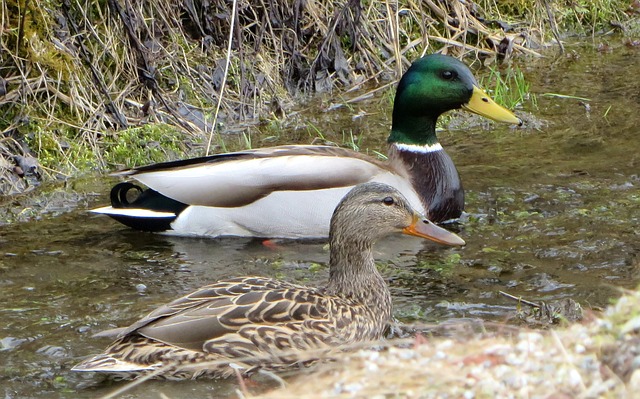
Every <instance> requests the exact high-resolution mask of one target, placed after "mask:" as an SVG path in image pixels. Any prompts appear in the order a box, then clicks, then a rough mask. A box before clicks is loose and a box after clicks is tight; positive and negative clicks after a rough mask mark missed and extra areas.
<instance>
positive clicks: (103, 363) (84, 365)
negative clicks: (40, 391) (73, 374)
mask: <svg viewBox="0 0 640 399" xmlns="http://www.w3.org/2000/svg"><path fill="white" fill-rule="evenodd" d="M155 369H156V365H145V364H138V363H134V362H129V361H126V360H123V359H119V358H116V357H114V356H112V355H110V354H106V353H102V354H99V355H95V356H92V357H90V358H88V359H86V360H83V361H82V362H80V363H78V364H76V365H75V366H73V367H72V368H71V371H79V372H97V373H117V374H122V375H123V377H125V376H126V374H129V373H130V374H137V373H141V372H145V371H153V370H155Z"/></svg>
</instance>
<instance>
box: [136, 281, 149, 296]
mask: <svg viewBox="0 0 640 399" xmlns="http://www.w3.org/2000/svg"><path fill="white" fill-rule="evenodd" d="M136 291H138V292H139V293H141V294H142V293H144V292H147V286H146V285H144V284H142V283H140V284H138V285H136Z"/></svg>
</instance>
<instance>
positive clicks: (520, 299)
mask: <svg viewBox="0 0 640 399" xmlns="http://www.w3.org/2000/svg"><path fill="white" fill-rule="evenodd" d="M498 292H499V293H500V295H502V296H505V297H507V298H509V299H513V300H514V301H518V302H520V303H524V304H525V305H529V306H531V307H534V308H540V305H539V304H537V303H535V302H530V301H527V300H525V299H522V298H521V297H517V296H514V295H511V294H507V293H506V292H504V291H498Z"/></svg>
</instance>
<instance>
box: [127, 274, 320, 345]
mask: <svg viewBox="0 0 640 399" xmlns="http://www.w3.org/2000/svg"><path fill="white" fill-rule="evenodd" d="M328 300H329V299H328V298H327V297H326V296H324V295H322V294H321V293H320V292H319V291H317V290H314V289H312V288H308V287H303V286H299V285H295V284H290V283H286V282H282V281H277V280H272V279H268V278H261V277H244V278H237V279H229V280H224V281H220V282H217V283H215V284H212V285H208V286H205V287H202V288H200V289H198V290H197V291H195V292H193V293H191V294H189V295H186V296H184V297H182V298H179V299H176V300H174V301H173V302H170V303H168V304H166V305H163V306H161V307H160V308H158V309H156V310H155V311H153V312H151V313H150V314H149V315H147V316H146V317H144V318H142V319H141V320H139V321H137V322H136V323H134V324H132V325H131V326H129V327H128V328H126V329H125V330H123V331H122V332H121V333H120V335H119V337H124V336H127V335H129V334H134V333H136V334H140V335H143V336H145V337H147V338H151V339H154V340H157V341H161V342H164V343H166V344H169V345H173V346H178V347H182V348H185V349H191V350H196V351H202V350H203V348H205V344H207V343H209V345H208V346H211V343H212V342H216V341H220V342H225V340H226V341H228V342H234V344H235V345H239V346H247V347H253V348H255V347H256V345H255V344H254V343H252V342H251V340H247V339H246V338H244V337H241V336H240V335H239V332H240V330H241V329H243V328H245V327H248V328H249V329H251V330H256V331H257V330H259V329H260V327H266V328H271V327H273V326H276V325H283V326H287V327H285V328H291V326H292V325H295V324H297V323H302V322H305V321H309V320H316V321H319V322H323V321H326V320H328V317H329V312H330V310H329V308H328V307H327V301H328ZM276 329H277V328H276ZM243 341H246V342H244V344H245V345H240V344H241V343H242V342H243ZM238 349H240V348H238ZM213 351H215V348H213V347H211V348H207V352H213Z"/></svg>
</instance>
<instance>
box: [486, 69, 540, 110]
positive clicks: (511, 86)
mask: <svg viewBox="0 0 640 399" xmlns="http://www.w3.org/2000/svg"><path fill="white" fill-rule="evenodd" d="M489 71H490V72H489V75H487V76H486V77H484V78H482V79H480V86H481V87H484V88H485V90H488V91H489V92H490V93H491V97H492V98H493V99H494V100H495V101H496V102H497V103H498V104H501V105H503V106H504V107H506V108H509V109H514V108H522V106H523V104H524V103H525V102H527V101H529V102H531V104H532V105H533V106H534V107H537V99H536V96H535V95H534V94H532V93H531V87H530V84H529V82H528V81H527V79H526V78H525V76H524V73H523V72H522V70H521V69H520V68H517V67H508V68H507V69H506V70H504V71H501V70H500V69H499V68H497V67H493V66H492V67H490V68H489Z"/></svg>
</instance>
